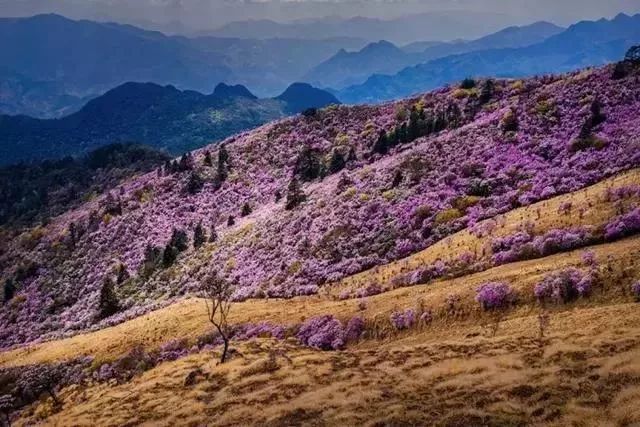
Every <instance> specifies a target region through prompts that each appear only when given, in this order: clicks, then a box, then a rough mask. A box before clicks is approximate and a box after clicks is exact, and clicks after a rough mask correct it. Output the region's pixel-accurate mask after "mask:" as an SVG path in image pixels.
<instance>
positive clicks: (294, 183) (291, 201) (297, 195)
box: [285, 176, 306, 211]
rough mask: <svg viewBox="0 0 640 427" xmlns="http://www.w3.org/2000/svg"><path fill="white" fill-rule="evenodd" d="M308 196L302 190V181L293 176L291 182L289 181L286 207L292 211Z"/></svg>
mask: <svg viewBox="0 0 640 427" xmlns="http://www.w3.org/2000/svg"><path fill="white" fill-rule="evenodd" d="M305 198H306V196H305V195H304V193H303V192H302V189H301V188H300V183H299V182H298V180H297V179H296V177H295V176H294V177H293V178H291V182H289V187H288V188H287V201H286V203H285V209H286V210H288V211H290V210H292V209H294V208H296V207H297V206H298V205H300V203H302V202H304V201H305Z"/></svg>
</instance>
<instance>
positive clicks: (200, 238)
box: [193, 221, 207, 249]
mask: <svg viewBox="0 0 640 427" xmlns="http://www.w3.org/2000/svg"><path fill="white" fill-rule="evenodd" d="M206 241H207V235H206V234H205V231H204V227H203V226H202V221H200V222H199V223H198V225H196V228H195V230H194V231H193V247H194V248H196V249H198V248H200V247H201V246H202V245H204V243H205V242H206Z"/></svg>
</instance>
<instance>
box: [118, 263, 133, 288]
mask: <svg viewBox="0 0 640 427" xmlns="http://www.w3.org/2000/svg"><path fill="white" fill-rule="evenodd" d="M129 277H131V276H130V274H129V270H127V266H126V265H124V264H122V263H120V264H118V267H117V268H116V283H117V284H118V285H120V284H122V283H124V282H125V281H127V280H129Z"/></svg>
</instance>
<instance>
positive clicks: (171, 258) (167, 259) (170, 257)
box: [162, 228, 189, 267]
mask: <svg viewBox="0 0 640 427" xmlns="http://www.w3.org/2000/svg"><path fill="white" fill-rule="evenodd" d="M188 247H189V238H188V237H187V233H186V232H185V231H184V230H178V229H175V228H174V229H173V233H172V234H171V239H170V240H169V242H168V243H167V246H166V247H165V248H164V252H163V253H162V264H163V266H164V267H170V266H171V265H173V263H174V262H175V261H176V259H177V258H178V255H179V254H180V252H183V251H186V250H187V248H188Z"/></svg>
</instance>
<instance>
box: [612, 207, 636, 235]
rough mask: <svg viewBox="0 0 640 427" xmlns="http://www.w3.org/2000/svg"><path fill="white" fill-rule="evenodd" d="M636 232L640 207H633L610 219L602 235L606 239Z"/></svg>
mask: <svg viewBox="0 0 640 427" xmlns="http://www.w3.org/2000/svg"><path fill="white" fill-rule="evenodd" d="M638 232H640V208H635V209H634V210H632V211H631V212H629V213H627V214H624V215H620V216H617V217H616V218H614V219H612V220H611V221H610V222H609V223H608V224H607V225H606V227H605V230H604V237H605V239H607V240H616V239H621V238H623V237H627V236H631V235H632V234H635V233H638Z"/></svg>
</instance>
